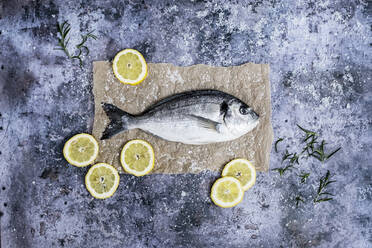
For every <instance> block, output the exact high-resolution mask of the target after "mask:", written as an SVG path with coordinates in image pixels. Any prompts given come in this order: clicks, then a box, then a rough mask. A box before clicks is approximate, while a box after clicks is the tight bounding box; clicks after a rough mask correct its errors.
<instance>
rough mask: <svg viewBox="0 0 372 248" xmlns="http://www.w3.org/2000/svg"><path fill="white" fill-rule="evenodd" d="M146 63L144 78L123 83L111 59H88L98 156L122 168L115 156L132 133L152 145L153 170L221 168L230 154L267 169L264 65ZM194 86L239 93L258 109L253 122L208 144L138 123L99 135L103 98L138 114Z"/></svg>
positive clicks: (267, 95) (270, 136) (268, 121)
mask: <svg viewBox="0 0 372 248" xmlns="http://www.w3.org/2000/svg"><path fill="white" fill-rule="evenodd" d="M148 69H149V72H148V77H147V78H146V79H145V81H143V82H142V83H141V84H139V85H137V86H131V85H124V84H122V83H120V82H119V81H118V80H117V79H116V78H115V76H114V75H113V72H112V67H111V63H110V62H107V61H96V62H94V63H93V73H94V74H93V82H94V85H93V93H94V103H95V116H94V124H93V135H94V137H96V139H97V140H98V143H99V148H100V151H99V156H98V158H97V160H96V161H97V162H106V163H109V164H112V165H113V166H115V167H116V168H117V169H118V170H119V171H120V172H123V170H122V168H121V165H120V160H119V157H120V152H121V149H122V147H123V145H124V144H125V143H126V142H127V141H129V140H131V139H144V140H147V141H148V142H149V143H150V144H151V145H152V146H153V148H154V151H155V167H154V169H153V170H152V173H172V174H173V173H176V174H177V173H199V172H201V171H205V170H209V171H221V169H222V168H223V166H224V165H225V164H226V163H227V162H229V161H230V160H232V159H234V158H247V159H249V160H251V161H253V162H254V165H255V166H256V169H257V170H259V171H267V170H268V168H269V156H270V151H271V145H272V141H273V130H272V126H271V103H270V83H269V65H263V64H251V63H249V64H244V65H240V66H232V67H213V66H208V65H193V66H187V67H178V66H174V65H172V64H148ZM196 89H217V90H221V91H224V92H226V93H230V94H232V95H234V96H236V97H238V98H240V99H241V100H243V101H244V102H246V103H247V104H248V105H249V106H251V107H252V108H253V109H254V110H255V111H256V112H257V113H258V114H259V115H260V122H259V124H258V126H257V127H256V128H255V129H254V130H253V131H251V132H249V133H247V134H246V135H244V136H242V137H240V138H239V139H236V140H233V141H229V142H222V143H215V144H209V145H185V144H181V143H176V142H169V141H165V140H162V139H160V138H157V137H154V136H152V135H150V134H146V133H145V132H143V131H141V130H139V129H135V130H130V131H126V132H122V133H120V134H118V135H116V136H114V137H112V138H110V139H108V140H103V141H101V140H100V138H101V136H102V132H103V131H104V129H105V128H106V126H107V125H108V123H109V119H108V118H107V116H106V114H105V113H104V111H103V109H102V107H101V103H102V102H107V103H111V104H114V105H116V106H117V107H119V108H121V109H123V110H125V111H127V112H129V113H131V114H138V113H141V112H142V111H143V110H145V109H146V108H148V107H150V106H151V105H152V104H153V103H155V102H156V101H158V100H160V99H162V98H164V97H167V96H170V95H173V94H175V93H179V92H183V91H187V90H196Z"/></svg>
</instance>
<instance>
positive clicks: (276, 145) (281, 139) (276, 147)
mask: <svg viewBox="0 0 372 248" xmlns="http://www.w3.org/2000/svg"><path fill="white" fill-rule="evenodd" d="M283 140H284V139H283V138H279V139H278V140H277V141H275V146H274V148H275V152H276V153H278V143H279V142H281V141H283Z"/></svg>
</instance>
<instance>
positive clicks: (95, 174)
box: [85, 163, 120, 199]
mask: <svg viewBox="0 0 372 248" xmlns="http://www.w3.org/2000/svg"><path fill="white" fill-rule="evenodd" d="M119 181H120V177H119V173H118V171H117V170H116V169H115V168H114V167H113V166H111V165H109V164H106V163H99V164H95V165H93V166H92V167H91V168H90V169H89V171H88V173H87V174H86V176H85V186H86V188H87V190H88V191H89V193H90V194H91V195H92V196H93V197H94V198H97V199H106V198H109V197H111V196H112V195H113V194H114V193H115V191H116V189H117V188H118V186H119Z"/></svg>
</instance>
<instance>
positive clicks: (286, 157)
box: [282, 149, 293, 163]
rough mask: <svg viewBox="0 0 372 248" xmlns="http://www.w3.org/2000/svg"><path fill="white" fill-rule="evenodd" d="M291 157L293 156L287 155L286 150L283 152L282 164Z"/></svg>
mask: <svg viewBox="0 0 372 248" xmlns="http://www.w3.org/2000/svg"><path fill="white" fill-rule="evenodd" d="M292 155H293V153H289V152H288V150H287V149H286V150H285V153H284V155H283V158H282V163H283V162H284V161H285V160H286V159H288V158H290V157H291V156H292Z"/></svg>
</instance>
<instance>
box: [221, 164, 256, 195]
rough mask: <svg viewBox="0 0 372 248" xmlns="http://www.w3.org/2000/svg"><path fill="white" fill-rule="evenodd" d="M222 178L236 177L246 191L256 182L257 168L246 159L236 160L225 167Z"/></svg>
mask: <svg viewBox="0 0 372 248" xmlns="http://www.w3.org/2000/svg"><path fill="white" fill-rule="evenodd" d="M222 176H223V177H225V176H231V177H235V178H236V179H238V180H239V181H240V183H241V184H242V187H243V190H244V191H246V190H248V189H250V188H251V187H252V186H253V185H254V184H255V182H256V168H255V167H254V165H253V164H252V163H251V162H250V161H248V160H246V159H242V158H240V159H234V160H232V161H231V162H229V163H228V164H227V165H226V166H225V168H224V169H223V171H222Z"/></svg>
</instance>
